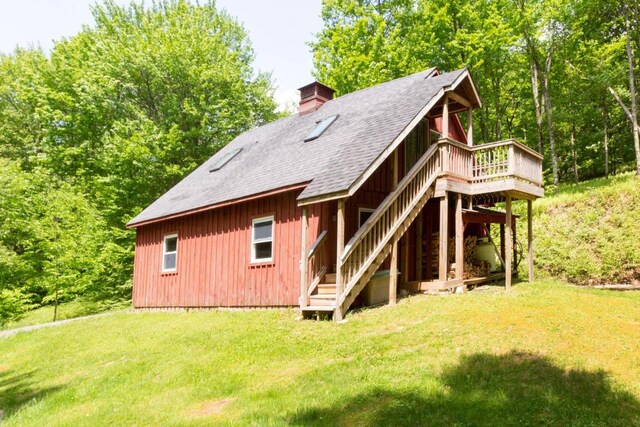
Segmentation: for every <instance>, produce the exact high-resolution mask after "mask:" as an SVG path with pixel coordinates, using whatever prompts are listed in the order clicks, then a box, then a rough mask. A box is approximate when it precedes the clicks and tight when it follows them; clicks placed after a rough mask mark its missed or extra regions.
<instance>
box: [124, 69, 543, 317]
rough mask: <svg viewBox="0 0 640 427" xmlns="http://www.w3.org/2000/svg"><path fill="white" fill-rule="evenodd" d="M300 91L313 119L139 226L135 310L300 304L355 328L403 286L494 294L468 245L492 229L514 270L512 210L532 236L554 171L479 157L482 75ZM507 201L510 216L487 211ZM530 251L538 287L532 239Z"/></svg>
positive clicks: (263, 131)
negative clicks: (356, 318)
mask: <svg viewBox="0 0 640 427" xmlns="http://www.w3.org/2000/svg"><path fill="white" fill-rule="evenodd" d="M300 91H301V98H302V99H301V102H300V108H299V113H298V114H295V115H292V116H289V117H287V118H284V119H281V120H278V121H276V122H274V123H270V124H267V125H265V126H261V127H258V128H255V129H253V130H250V131H248V132H245V133H243V134H242V135H240V136H238V137H237V138H236V139H235V140H234V141H232V142H231V143H230V144H229V145H227V146H226V147H224V148H223V149H222V150H220V151H219V152H218V153H216V154H215V155H214V156H213V157H211V158H210V159H209V160H207V161H206V162H205V163H204V164H203V165H201V166H200V167H199V168H197V169H196V170H195V171H193V172H192V173H191V174H190V175H189V176H187V177H186V178H185V179H184V180H182V181H181V182H180V183H178V184H177V185H176V186H175V187H173V188H172V189H170V190H169V191H167V192H166V193H165V194H164V195H163V196H161V197H160V198H159V199H158V200H156V201H155V202H154V203H152V204H151V205H150V206H149V207H148V208H147V209H145V210H144V211H143V212H141V213H140V214H139V215H138V216H136V217H135V218H134V219H133V220H131V222H130V223H129V226H130V227H135V228H136V231H137V237H136V249H135V264H134V284H133V305H134V307H136V308H148V307H258V306H260V307H272V306H298V305H299V306H300V309H301V310H302V311H303V312H305V313H317V312H323V311H324V312H328V313H333V314H334V318H335V319H341V318H342V316H343V314H344V313H345V312H346V310H348V309H349V307H350V306H351V305H352V304H353V303H354V301H356V302H357V301H358V300H359V299H361V298H362V299H364V300H369V302H371V301H372V300H375V299H376V298H377V297H376V296H375V294H376V292H377V293H380V286H384V289H383V291H384V292H383V293H384V295H387V296H388V300H390V301H391V302H394V301H395V298H396V292H397V290H398V288H399V287H404V288H406V289H408V290H414V291H417V290H430V291H440V290H452V289H463V287H464V286H465V285H466V284H469V283H476V282H478V281H479V280H483V279H484V278H485V277H486V274H485V275H481V276H482V277H480V278H471V277H468V275H466V273H465V270H464V268H465V266H469V265H472V262H473V261H474V260H466V261H467V262H466V263H465V260H464V259H463V258H464V255H465V251H464V246H465V238H466V239H469V238H470V237H473V238H474V239H475V238H476V237H483V236H488V232H487V229H488V227H487V224H492V223H494V224H495V223H498V224H500V227H501V230H502V235H503V238H502V239H500V240H501V242H502V248H501V250H497V251H496V252H498V253H499V255H498V258H500V259H501V260H502V261H503V264H504V266H506V267H505V271H507V272H511V271H512V265H513V252H512V249H513V244H512V242H513V241H515V238H514V233H513V229H514V228H513V225H514V218H513V217H512V215H511V201H512V200H513V199H526V200H528V201H529V215H528V221H529V224H530V222H531V215H530V210H531V200H533V199H535V198H537V197H541V196H543V195H544V190H543V187H542V166H541V162H542V157H541V156H540V155H539V154H538V153H536V152H535V151H533V150H531V149H529V148H528V147H526V146H524V145H522V144H520V143H518V142H516V141H514V140H507V141H500V142H495V143H491V144H484V145H478V146H474V145H473V141H472V132H471V129H472V125H473V121H472V119H473V116H472V110H473V109H474V108H477V107H479V106H480V103H481V100H480V98H479V96H478V93H477V91H476V88H475V85H474V82H473V81H472V79H471V76H470V75H469V72H468V71H467V70H466V69H463V70H458V71H454V72H450V73H444V74H440V73H438V71H437V70H436V69H429V70H426V71H423V72H420V73H417V74H413V75H410V76H407V77H404V78H401V79H397V80H393V81H390V82H387V83H383V84H379V85H377V86H373V87H370V88H368V89H364V90H360V91H358V92H353V93H350V94H348V95H344V96H341V97H338V98H336V99H333V90H332V89H330V88H328V87H327V86H324V85H322V84H320V83H312V84H310V85H308V86H305V87H303V88H301V89H300ZM462 113H464V114H466V122H467V127H468V129H467V130H466V132H465V129H463V126H462V124H461V121H460V120H459V118H458V114H462ZM500 201H505V202H506V212H498V211H489V210H486V209H484V208H482V207H481V206H486V205H487V204H490V203H495V202H500ZM529 230H530V227H529ZM471 242H472V243H471V244H473V243H474V241H473V240H472V241H471ZM528 249H529V256H528V258H529V268H530V276H531V275H532V260H531V256H532V252H531V251H532V246H531V233H530V232H529V245H528ZM478 253H479V252H478ZM494 260H495V255H494ZM485 272H486V271H485ZM505 281H506V284H507V286H509V285H510V283H511V273H509V274H506V277H505ZM380 283H382V285H380ZM363 290H364V291H365V292H364V293H363ZM361 294H363V295H364V294H366V295H365V296H366V298H363V297H362V295H361ZM385 299H387V298H385ZM365 302H367V301H365Z"/></svg>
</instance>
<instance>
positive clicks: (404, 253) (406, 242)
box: [400, 230, 411, 285]
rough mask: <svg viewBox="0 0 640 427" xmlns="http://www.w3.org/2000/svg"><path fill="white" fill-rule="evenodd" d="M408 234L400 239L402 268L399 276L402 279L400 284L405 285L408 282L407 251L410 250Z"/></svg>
mask: <svg viewBox="0 0 640 427" xmlns="http://www.w3.org/2000/svg"><path fill="white" fill-rule="evenodd" d="M409 236H410V234H409V233H408V230H407V232H406V233H405V234H404V236H403V237H402V245H401V247H402V268H401V269H400V276H401V277H402V283H404V284H405V285H406V284H407V283H408V282H409V249H410V243H411V242H410V239H409Z"/></svg>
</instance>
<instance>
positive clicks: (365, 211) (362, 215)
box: [358, 208, 375, 228]
mask: <svg viewBox="0 0 640 427" xmlns="http://www.w3.org/2000/svg"><path fill="white" fill-rule="evenodd" d="M374 211H375V209H369V208H358V228H360V227H362V224H364V223H365V222H367V220H368V219H369V217H370V216H371V214H373V212H374Z"/></svg>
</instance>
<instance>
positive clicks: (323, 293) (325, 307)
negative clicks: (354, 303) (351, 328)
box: [305, 273, 336, 312]
mask: <svg viewBox="0 0 640 427" xmlns="http://www.w3.org/2000/svg"><path fill="white" fill-rule="evenodd" d="M335 306H336V273H327V274H325V275H324V279H323V280H322V281H321V282H320V283H319V284H318V286H317V287H316V289H315V290H314V291H313V293H312V294H311V295H310V296H309V306H307V307H305V311H318V312H322V311H326V312H332V311H333V310H335Z"/></svg>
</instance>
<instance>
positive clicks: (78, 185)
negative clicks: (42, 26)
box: [0, 0, 276, 304]
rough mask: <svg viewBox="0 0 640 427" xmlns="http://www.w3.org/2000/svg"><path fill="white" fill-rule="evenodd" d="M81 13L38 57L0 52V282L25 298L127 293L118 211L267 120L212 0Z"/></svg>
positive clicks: (248, 59) (242, 38) (248, 63)
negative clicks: (82, 23)
mask: <svg viewBox="0 0 640 427" xmlns="http://www.w3.org/2000/svg"><path fill="white" fill-rule="evenodd" d="M93 15H94V19H95V24H94V25H92V26H87V27H84V28H83V30H82V31H81V32H80V33H79V34H77V35H75V36H73V37H70V38H68V39H64V40H61V41H59V42H57V43H56V44H55V45H54V47H53V49H52V51H51V53H50V55H49V56H45V55H44V54H43V53H42V52H40V51H38V50H24V49H19V50H16V51H15V52H14V53H12V54H8V55H2V56H0V157H2V158H5V159H7V160H6V161H5V160H2V161H1V162H0V167H1V168H2V176H0V181H1V182H2V184H3V188H1V189H0V192H3V193H2V198H0V210H1V211H2V213H3V214H4V215H3V217H2V218H0V242H1V245H0V251H2V252H0V264H1V265H0V286H3V287H4V289H10V290H11V292H22V294H24V295H26V296H27V297H28V299H29V301H32V302H34V303H37V304H46V303H48V302H50V301H51V300H52V299H53V298H55V294H56V290H57V294H58V296H59V297H61V298H63V299H69V298H72V297H74V296H76V295H85V296H88V297H91V298H93V299H96V300H100V301H105V303H106V304H110V303H113V302H114V301H118V300H121V299H122V298H129V297H130V289H131V273H132V260H133V241H134V240H133V237H134V234H135V233H134V232H133V231H131V230H125V227H124V226H125V224H126V223H127V221H129V220H130V219H131V218H132V217H133V216H134V215H136V214H137V213H139V212H140V211H141V210H142V209H143V208H144V207H146V206H147V205H148V204H149V203H151V202H152V201H153V200H155V199H156V198H157V197H159V196H160V195H161V194H162V193H163V192H165V191H166V190H167V189H169V188H170V187H171V186H173V185H174V184H175V183H176V182H178V181H179V180H180V179H181V178H182V177H184V176H185V175H186V174H187V173H189V172H190V171H191V170H193V169H194V168H195V167H196V166H197V165H199V164H200V163H202V162H203V161H204V160H206V159H207V158H208V157H210V156H211V155H213V154H214V153H215V152H216V151H217V150H219V149H220V148H221V147H223V146H224V145H225V144H227V143H228V142H229V141H231V140H232V139H233V138H234V137H235V136H236V135H238V134H239V133H241V132H243V131H245V130H247V129H249V128H251V127H253V126H256V125H260V124H263V123H265V122H268V121H270V120H273V119H274V118H276V114H275V113H274V111H275V102H274V101H273V99H272V92H273V90H272V86H271V81H270V76H269V75H267V74H256V73H254V71H253V68H252V61H253V51H252V48H251V46H250V43H249V39H248V36H247V33H246V31H245V30H244V29H243V28H242V26H241V25H240V24H239V23H238V22H237V21H236V20H235V19H233V18H232V17H230V16H229V15H227V14H226V12H223V11H218V10H217V9H216V7H215V3H214V2H213V1H207V2H203V3H202V4H194V3H191V2H188V1H184V0H163V1H157V2H153V3H151V4H148V5H144V6H143V4H142V3H131V4H130V5H128V6H119V5H118V4H116V2H115V1H112V0H105V1H104V2H102V3H99V4H97V5H95V6H94V7H93ZM5 185H6V187H5ZM22 294H21V295H22ZM9 300H10V299H9V297H7V301H9Z"/></svg>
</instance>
